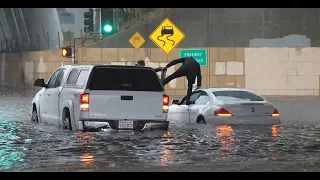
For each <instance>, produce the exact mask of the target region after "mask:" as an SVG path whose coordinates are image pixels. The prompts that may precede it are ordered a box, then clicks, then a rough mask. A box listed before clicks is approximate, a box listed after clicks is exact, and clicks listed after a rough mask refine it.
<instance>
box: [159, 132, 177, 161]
mask: <svg viewBox="0 0 320 180" xmlns="http://www.w3.org/2000/svg"><path fill="white" fill-rule="evenodd" d="M170 136H171V133H170V132H169V131H167V132H164V133H163V136H162V142H161V144H162V153H163V155H161V156H160V157H159V158H160V165H161V166H168V165H170V164H171V161H173V160H174V159H173V158H172V156H171V150H170V149H172V148H173V145H168V144H170Z"/></svg>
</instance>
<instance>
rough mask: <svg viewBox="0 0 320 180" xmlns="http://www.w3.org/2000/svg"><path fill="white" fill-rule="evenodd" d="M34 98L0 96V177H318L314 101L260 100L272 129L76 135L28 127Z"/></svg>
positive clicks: (318, 101) (319, 139) (319, 133)
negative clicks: (268, 109)
mask: <svg viewBox="0 0 320 180" xmlns="http://www.w3.org/2000/svg"><path fill="white" fill-rule="evenodd" d="M34 94H35V93H34V92H31V91H24V90H20V91H13V90H7V89H2V90H1V89H0V171H80V172H87V171H320V123H319V121H320V115H319V113H320V110H319V107H320V98H318V97H309V98H292V97H291V98H279V97H267V99H268V100H270V101H271V102H272V103H274V104H275V106H276V107H277V108H278V109H279V110H280V114H281V118H282V124H281V125H280V126H246V125H242V126H210V125H190V124H188V122H187V121H186V123H185V124H175V123H171V124H170V129H169V131H167V132H164V131H150V132H145V133H132V132H115V131H107V132H98V133H81V132H69V131H64V130H62V129H61V128H57V127H53V126H49V125H45V124H35V123H32V122H31V121H30V115H29V114H30V109H31V107H30V103H31V99H32V96H33V95H34Z"/></svg>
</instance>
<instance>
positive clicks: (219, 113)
mask: <svg viewBox="0 0 320 180" xmlns="http://www.w3.org/2000/svg"><path fill="white" fill-rule="evenodd" d="M214 115H215V116H232V114H231V113H229V111H227V110H225V109H224V108H220V109H217V110H216V111H214Z"/></svg>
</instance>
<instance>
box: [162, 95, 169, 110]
mask: <svg viewBox="0 0 320 180" xmlns="http://www.w3.org/2000/svg"><path fill="white" fill-rule="evenodd" d="M168 111H169V96H168V95H163V98H162V112H163V113H168Z"/></svg>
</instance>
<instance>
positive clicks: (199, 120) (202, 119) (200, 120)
mask: <svg viewBox="0 0 320 180" xmlns="http://www.w3.org/2000/svg"><path fill="white" fill-rule="evenodd" d="M197 123H198V124H207V123H206V120H205V119H204V117H202V116H199V117H198V118H197Z"/></svg>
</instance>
